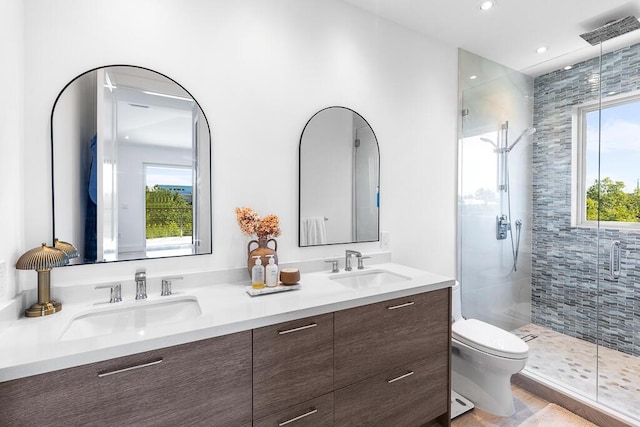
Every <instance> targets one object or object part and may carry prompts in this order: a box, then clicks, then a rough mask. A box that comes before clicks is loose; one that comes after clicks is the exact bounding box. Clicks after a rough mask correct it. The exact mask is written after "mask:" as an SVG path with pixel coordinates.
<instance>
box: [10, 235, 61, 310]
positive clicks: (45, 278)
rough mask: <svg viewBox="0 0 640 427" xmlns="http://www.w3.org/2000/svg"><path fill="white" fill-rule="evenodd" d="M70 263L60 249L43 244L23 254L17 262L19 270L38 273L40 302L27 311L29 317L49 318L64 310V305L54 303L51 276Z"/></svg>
mask: <svg viewBox="0 0 640 427" xmlns="http://www.w3.org/2000/svg"><path fill="white" fill-rule="evenodd" d="M68 262H69V257H68V256H67V254H66V253H65V252H64V251H63V250H62V249H58V248H51V247H49V246H47V245H46V243H43V244H42V246H41V247H38V248H34V249H31V250H30V251H27V252H25V253H24V254H22V256H21V257H20V258H18V262H16V268H17V269H19V270H36V271H37V272H38V302H37V303H35V304H33V305H32V306H31V307H29V308H28V309H27V310H26V311H25V313H24V314H25V316H27V317H40V316H48V315H50V314H53V313H57V312H58V311H60V310H62V304H61V303H59V302H57V301H52V300H51V299H50V298H51V296H50V292H51V276H50V275H49V272H50V271H51V269H52V268H54V267H62V266H63V265H66V264H67V263H68Z"/></svg>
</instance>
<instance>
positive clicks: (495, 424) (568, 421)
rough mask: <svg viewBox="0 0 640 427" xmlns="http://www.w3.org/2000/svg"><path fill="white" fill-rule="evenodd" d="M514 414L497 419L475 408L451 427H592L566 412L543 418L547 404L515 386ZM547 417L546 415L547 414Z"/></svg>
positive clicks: (456, 419) (460, 417)
mask: <svg viewBox="0 0 640 427" xmlns="http://www.w3.org/2000/svg"><path fill="white" fill-rule="evenodd" d="M512 389H513V397H514V405H515V407H516V413H515V414H513V415H512V416H510V417H498V416H495V415H492V414H490V413H488V412H485V411H483V410H481V409H478V408H475V409H473V410H472V411H471V412H467V413H466V414H463V415H460V416H459V417H457V418H455V419H454V420H452V421H451V427H518V426H532V425H534V426H540V427H574V426H575V427H586V426H594V424H591V423H589V422H588V421H586V420H584V419H583V418H580V417H577V416H576V415H573V414H569V415H567V414H566V412H564V411H563V412H564V413H563V412H560V413H554V414H553V415H552V416H544V415H543V414H544V409H545V408H547V407H548V406H550V405H549V402H547V401H546V400H544V399H541V398H540V397H538V396H536V395H534V394H531V393H529V392H528V391H526V390H524V389H523V388H520V387H518V386H516V385H513V386H512ZM547 415H548V414H547ZM538 417H539V418H538Z"/></svg>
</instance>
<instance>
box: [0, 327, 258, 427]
mask: <svg viewBox="0 0 640 427" xmlns="http://www.w3.org/2000/svg"><path fill="white" fill-rule="evenodd" d="M0 401H2V404H1V405H0V419H2V420H5V421H8V423H9V425H14V424H15V425H23V424H24V425H26V424H32V423H34V422H35V423H37V424H38V425H42V426H45V425H51V426H57V425H60V426H67V425H118V426H124V425H135V426H164V425H166V426H175V425H185V424H199V423H203V424H207V425H215V426H238V425H243V424H250V423H251V332H250V331H247V332H242V333H239V334H233V335H226V336H222V337H217V338H212V339H209V340H203V341H196V342H193V343H189V344H184V345H179V346H175V347H169V348H165V349H160V350H154V351H149V352H146V353H140V354H136V355H132V356H126V357H120V358H116V359H112V360H108V361H105V362H98V363H94V364H90V365H85V366H80V367H77V368H70V369H65V370H61V371H56V372H52V373H48V374H43V375H36V376H33V377H28V378H24V379H19V380H15V381H8V382H6V383H2V384H0ZM34 420H36V421H34Z"/></svg>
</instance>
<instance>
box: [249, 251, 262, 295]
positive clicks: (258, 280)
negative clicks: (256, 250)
mask: <svg viewBox="0 0 640 427" xmlns="http://www.w3.org/2000/svg"><path fill="white" fill-rule="evenodd" d="M253 258H255V260H256V263H255V265H254V266H253V267H252V268H251V287H252V288H253V289H262V288H264V267H263V266H262V259H260V256H259V255H257V256H254V257H253Z"/></svg>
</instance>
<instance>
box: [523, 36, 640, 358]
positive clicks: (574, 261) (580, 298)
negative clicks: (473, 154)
mask: <svg viewBox="0 0 640 427" xmlns="http://www.w3.org/2000/svg"><path fill="white" fill-rule="evenodd" d="M601 74H602V75H600V59H599V58H594V59H591V60H588V61H585V62H582V63H580V64H576V65H575V66H574V67H573V68H572V69H571V70H561V71H555V72H552V73H549V74H545V75H543V76H540V77H537V78H536V79H535V82H534V119H533V121H534V126H535V127H536V129H537V132H536V134H535V135H534V140H533V141H534V144H533V213H534V214H533V236H532V239H533V253H532V262H533V266H532V268H533V271H532V276H533V277H532V322H533V323H536V324H538V325H542V326H546V327H548V328H551V329H553V330H555V331H557V332H560V333H563V334H566V335H570V336H573V337H576V338H580V339H584V340H587V341H590V342H595V340H596V338H597V337H598V336H599V337H600V340H601V341H600V343H601V344H602V345H605V346H607V347H609V348H612V349H615V350H619V351H622V352H625V353H628V354H632V355H635V356H640V232H638V231H628V230H617V229H616V230H613V229H611V230H609V229H607V230H604V231H602V230H601V234H600V240H599V242H598V236H597V230H596V229H588V228H576V227H571V159H572V152H571V150H572V129H571V127H572V113H573V107H575V106H577V105H580V104H583V103H585V102H589V101H594V100H597V99H598V96H599V93H600V91H602V93H603V94H607V93H609V92H616V94H617V95H619V94H621V93H625V92H632V91H637V90H639V89H640V44H638V45H634V46H631V47H628V48H624V49H621V50H618V51H615V52H612V53H609V54H606V55H604V56H603V58H602V73H601ZM600 84H602V87H600ZM605 96H606V95H605ZM639 169H640V168H639ZM614 240H619V241H620V243H621V275H620V278H619V280H617V281H613V280H610V279H609V277H608V263H609V261H608V260H609V247H610V245H611V243H612V241H614ZM598 258H599V260H600V261H598ZM598 262H599V263H600V265H601V266H603V267H604V268H601V269H600V281H601V282H600V290H599V291H598V288H597V281H596V274H597V271H598V270H597V263H598ZM597 304H599V306H598V307H597ZM598 321H599V325H598Z"/></svg>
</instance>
